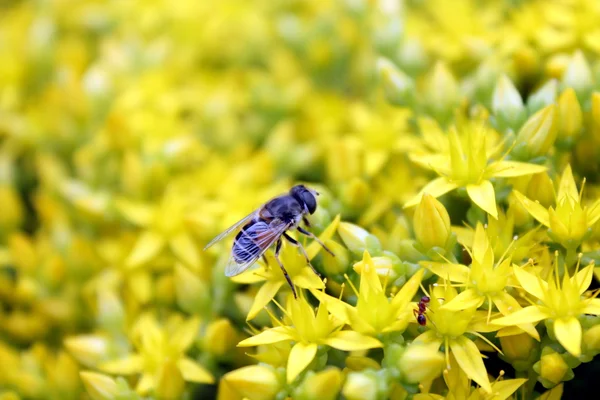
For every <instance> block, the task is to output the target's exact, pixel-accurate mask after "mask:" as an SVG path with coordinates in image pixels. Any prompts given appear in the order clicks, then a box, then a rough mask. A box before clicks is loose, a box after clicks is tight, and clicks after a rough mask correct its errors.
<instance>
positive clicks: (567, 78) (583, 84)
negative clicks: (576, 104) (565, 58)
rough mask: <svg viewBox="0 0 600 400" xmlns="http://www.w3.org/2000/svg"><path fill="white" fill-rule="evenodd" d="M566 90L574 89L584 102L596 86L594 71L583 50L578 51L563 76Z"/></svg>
mask: <svg viewBox="0 0 600 400" xmlns="http://www.w3.org/2000/svg"><path fill="white" fill-rule="evenodd" d="M562 84H563V86H564V87H565V88H573V90H574V91H575V93H577V97H578V98H579V99H580V100H582V99H584V98H587V97H588V95H589V92H590V91H591V90H592V88H593V86H594V78H593V76H592V69H591V68H590V65H589V63H588V62H587V60H586V59H585V56H584V54H583V52H582V51H581V50H577V51H576V52H575V54H574V55H573V57H572V58H571V60H570V61H569V64H567V69H566V70H565V72H564V73H563V76H562Z"/></svg>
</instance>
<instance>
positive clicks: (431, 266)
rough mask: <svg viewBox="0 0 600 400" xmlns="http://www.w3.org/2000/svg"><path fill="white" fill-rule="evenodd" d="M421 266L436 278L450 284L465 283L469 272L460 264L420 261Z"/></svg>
mask: <svg viewBox="0 0 600 400" xmlns="http://www.w3.org/2000/svg"><path fill="white" fill-rule="evenodd" d="M419 264H420V265H421V266H423V267H425V268H427V269H428V270H430V271H431V272H433V273H434V274H436V275H437V276H439V277H441V278H444V279H448V280H449V281H451V282H460V283H465V282H467V280H468V279H469V274H470V273H471V270H470V269H469V267H467V266H465V265H462V264H452V263H440V262H435V261H421V262H420V263H419Z"/></svg>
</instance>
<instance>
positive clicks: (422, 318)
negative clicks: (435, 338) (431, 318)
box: [413, 296, 430, 326]
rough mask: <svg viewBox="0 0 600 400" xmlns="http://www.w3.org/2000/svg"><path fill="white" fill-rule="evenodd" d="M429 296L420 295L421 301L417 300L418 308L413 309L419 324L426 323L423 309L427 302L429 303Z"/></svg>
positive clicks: (423, 324) (425, 308) (424, 309)
mask: <svg viewBox="0 0 600 400" xmlns="http://www.w3.org/2000/svg"><path fill="white" fill-rule="evenodd" d="M429 301H430V299H429V297H427V296H423V297H421V301H419V304H418V307H419V310H418V311H417V310H413V314H415V317H417V322H418V323H419V325H421V326H425V325H427V318H425V311H427V304H429Z"/></svg>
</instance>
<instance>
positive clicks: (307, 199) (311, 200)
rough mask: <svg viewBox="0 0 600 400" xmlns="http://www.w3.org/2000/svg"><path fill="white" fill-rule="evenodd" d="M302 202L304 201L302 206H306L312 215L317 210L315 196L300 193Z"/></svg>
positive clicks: (307, 192)
mask: <svg viewBox="0 0 600 400" xmlns="http://www.w3.org/2000/svg"><path fill="white" fill-rule="evenodd" d="M302 201H304V204H306V208H308V212H309V213H311V214H313V213H314V212H315V210H316V209H317V199H316V198H315V196H314V195H313V194H312V193H311V192H309V191H308V190H307V191H305V192H303V193H302Z"/></svg>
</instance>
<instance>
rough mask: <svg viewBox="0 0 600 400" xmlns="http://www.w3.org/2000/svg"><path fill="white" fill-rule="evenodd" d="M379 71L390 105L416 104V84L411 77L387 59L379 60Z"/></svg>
mask: <svg viewBox="0 0 600 400" xmlns="http://www.w3.org/2000/svg"><path fill="white" fill-rule="evenodd" d="M377 71H378V72H379V75H380V76H381V80H382V82H383V90H384V92H385V97H386V99H387V100H388V101H389V102H390V103H392V104H394V105H398V106H409V105H411V104H413V103H414V95H415V83H414V81H413V79H412V78H411V77H410V76H408V75H406V74H405V73H404V72H402V71H401V70H400V69H398V68H397V67H396V66H395V65H394V64H393V63H392V62H391V61H389V60H388V59H386V58H380V59H379V60H377Z"/></svg>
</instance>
